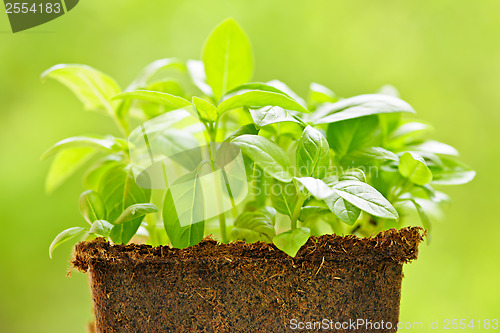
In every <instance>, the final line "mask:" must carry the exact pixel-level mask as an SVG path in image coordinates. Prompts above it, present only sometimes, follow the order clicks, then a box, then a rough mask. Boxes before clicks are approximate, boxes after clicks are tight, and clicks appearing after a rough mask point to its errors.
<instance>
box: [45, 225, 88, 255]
mask: <svg viewBox="0 0 500 333" xmlns="http://www.w3.org/2000/svg"><path fill="white" fill-rule="evenodd" d="M82 231H85V229H84V228H80V227H75V228H69V229H66V230H64V231H63V232H61V233H60V234H59V235H57V236H56V238H54V240H53V241H52V243H51V244H50V247H49V257H50V258H51V259H52V252H53V251H54V249H55V248H56V247H58V246H59V245H61V244H62V243H64V242H66V241H68V240H70V239H71V238H73V237H75V236H77V235H78V234H80V233H81V232H82Z"/></svg>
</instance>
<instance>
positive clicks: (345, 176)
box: [339, 168, 366, 183]
mask: <svg viewBox="0 0 500 333" xmlns="http://www.w3.org/2000/svg"><path fill="white" fill-rule="evenodd" d="M339 180H358V181H360V182H363V183H366V176H365V173H364V172H363V170H361V169H357V168H352V169H347V170H345V171H344V172H342V175H341V176H340V178H339Z"/></svg>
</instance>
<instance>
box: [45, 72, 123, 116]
mask: <svg viewBox="0 0 500 333" xmlns="http://www.w3.org/2000/svg"><path fill="white" fill-rule="evenodd" d="M46 77H48V78H52V79H55V80H57V81H59V82H61V83H62V84H64V85H65V86H67V87H68V88H69V89H70V90H71V91H72V92H73V93H74V94H75V95H76V96H77V97H78V98H79V99H80V101H81V102H82V103H83V104H84V106H85V108H86V109H88V110H104V111H106V112H108V113H109V114H113V113H114V111H113V106H112V105H111V98H112V97H113V96H115V95H116V94H118V93H119V92H120V88H119V87H118V84H116V82H115V81H114V80H113V79H112V78H111V77H109V76H107V75H106V74H104V73H101V72H100V71H98V70H96V69H94V68H92V67H89V66H85V65H67V64H62V65H56V66H53V67H51V68H49V69H48V70H46V71H45V72H43V74H42V79H43V78H46Z"/></svg>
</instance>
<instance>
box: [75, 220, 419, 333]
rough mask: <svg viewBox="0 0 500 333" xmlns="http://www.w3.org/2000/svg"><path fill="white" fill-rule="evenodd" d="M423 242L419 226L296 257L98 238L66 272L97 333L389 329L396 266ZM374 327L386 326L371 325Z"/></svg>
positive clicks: (336, 240) (328, 244)
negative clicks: (77, 285)
mask: <svg viewBox="0 0 500 333" xmlns="http://www.w3.org/2000/svg"><path fill="white" fill-rule="evenodd" d="M423 237H424V232H423V229H421V228H419V227H413V228H404V229H400V230H396V229H391V230H387V231H384V232H382V233H379V234H378V235H376V236H374V237H370V238H357V237H355V236H345V237H341V236H337V235H324V236H320V237H312V238H311V239H309V241H308V242H307V243H306V244H305V245H304V246H303V247H302V249H301V250H300V251H299V253H298V254H297V256H296V257H295V258H291V257H289V256H287V255H286V254H285V253H283V252H282V251H280V250H278V249H277V248H276V247H275V246H274V245H272V244H267V243H261V242H259V243H253V244H246V243H243V242H234V243H230V244H218V243H217V242H216V241H214V240H212V239H209V238H206V239H204V240H203V241H202V242H201V243H200V244H198V245H196V246H193V247H190V248H186V249H174V248H170V247H168V246H159V247H154V248H153V247H151V246H148V245H138V244H131V245H110V244H109V243H108V242H106V241H105V240H104V239H102V238H99V239H95V240H93V241H88V242H81V243H79V244H77V246H76V248H75V257H74V260H73V266H74V267H75V268H77V269H78V270H80V271H83V272H88V273H89V275H90V283H91V289H92V298H93V301H94V313H95V320H96V331H97V332H266V333H267V332H288V331H296V330H292V328H294V327H297V328H299V327H302V326H300V325H302V324H303V325H304V328H309V327H316V328H323V329H325V328H326V327H328V328H329V329H330V328H333V329H331V330H330V331H331V332H353V331H354V332H374V331H380V332H395V331H396V329H395V327H396V323H397V322H398V318H399V303H400V293H401V280H402V277H403V274H402V266H403V264H404V263H407V262H409V261H411V260H414V259H416V258H417V255H418V245H419V243H420V242H421V241H422V240H423ZM358 320H364V321H365V322H364V324H363V325H361V326H357V327H356V329H353V326H352V323H353V322H355V323H360V321H358ZM368 321H369V322H370V323H368ZM382 321H383V323H384V324H383V325H385V326H383V327H385V328H387V327H388V326H389V323H391V326H392V329H385V330H376V329H374V326H373V325H380V324H381V323H382ZM314 322H319V323H316V324H315V323H314ZM344 322H345V323H347V324H349V326H346V324H343V326H344V329H342V328H340V329H335V325H337V326H336V327H337V328H338V327H339V326H338V325H339V324H340V325H342V323H344ZM318 324H320V325H319V326H318ZM308 325H309V326H308ZM313 325H316V326H313ZM370 325H371V326H370ZM318 330H319V329H318ZM310 331H314V330H310Z"/></svg>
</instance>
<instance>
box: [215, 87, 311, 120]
mask: <svg viewBox="0 0 500 333" xmlns="http://www.w3.org/2000/svg"><path fill="white" fill-rule="evenodd" d="M244 106H246V107H248V108H251V109H256V108H261V107H264V106H279V107H282V108H283V109H286V110H292V111H299V112H304V113H308V112H309V111H308V110H307V109H305V108H304V107H303V106H302V105H300V104H299V103H298V102H296V101H295V100H293V99H292V98H290V97H288V96H286V95H284V94H282V93H278V92H270V91H264V90H256V89H255V90H250V89H243V90H238V91H236V92H234V93H232V94H229V95H226V96H225V97H224V99H223V100H222V102H221V103H220V104H219V106H218V107H217V112H218V113H219V115H222V114H224V113H225V112H227V111H230V110H233V109H237V108H241V107H244Z"/></svg>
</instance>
